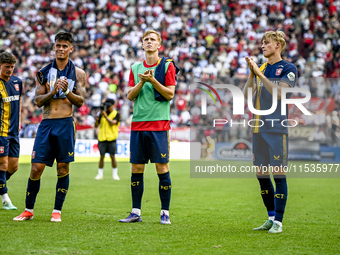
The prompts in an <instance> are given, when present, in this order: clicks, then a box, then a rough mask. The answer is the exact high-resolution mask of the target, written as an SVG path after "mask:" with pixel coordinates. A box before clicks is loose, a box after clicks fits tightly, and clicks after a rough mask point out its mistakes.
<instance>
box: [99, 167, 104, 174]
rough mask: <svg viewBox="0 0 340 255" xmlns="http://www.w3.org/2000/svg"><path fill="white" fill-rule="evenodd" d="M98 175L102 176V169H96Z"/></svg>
mask: <svg viewBox="0 0 340 255" xmlns="http://www.w3.org/2000/svg"><path fill="white" fill-rule="evenodd" d="M98 174H99V175H101V176H103V174H104V171H103V168H98Z"/></svg>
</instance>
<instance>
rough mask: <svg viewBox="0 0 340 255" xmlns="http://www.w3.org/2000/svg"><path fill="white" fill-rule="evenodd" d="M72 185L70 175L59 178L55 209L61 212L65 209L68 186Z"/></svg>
mask: <svg viewBox="0 0 340 255" xmlns="http://www.w3.org/2000/svg"><path fill="white" fill-rule="evenodd" d="M69 184H70V176H69V174H67V175H64V176H58V182H57V187H56V195H55V202H54V209H55V210H59V211H61V208H62V207H63V203H64V201H65V197H66V194H67V191H68V186H69Z"/></svg>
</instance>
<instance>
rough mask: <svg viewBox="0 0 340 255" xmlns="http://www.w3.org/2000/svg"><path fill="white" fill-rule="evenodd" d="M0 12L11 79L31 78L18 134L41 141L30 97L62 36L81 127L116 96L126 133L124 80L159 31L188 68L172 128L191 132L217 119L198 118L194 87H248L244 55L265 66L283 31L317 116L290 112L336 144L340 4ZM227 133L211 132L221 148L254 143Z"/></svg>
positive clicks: (186, 1)
mask: <svg viewBox="0 0 340 255" xmlns="http://www.w3.org/2000/svg"><path fill="white" fill-rule="evenodd" d="M0 5H1V9H0V34H1V39H0V51H4V50H10V51H11V52H12V53H13V54H14V55H15V56H16V57H17V58H18V63H17V65H16V70H15V73H14V75H16V76H19V77H20V78H22V79H23V81H24V93H25V96H24V97H23V111H22V116H23V120H24V121H23V129H22V131H21V137H34V135H35V133H36V129H37V125H38V123H39V122H40V120H41V118H42V115H41V109H39V108H37V107H36V105H35V104H34V102H33V100H32V99H33V98H34V89H35V74H36V72H37V70H38V69H39V68H41V67H42V66H44V65H45V64H47V63H48V62H49V61H50V60H51V59H52V58H53V52H52V47H51V45H52V44H51V42H52V43H53V42H54V36H55V34H56V33H57V32H58V31H61V30H66V31H69V32H72V33H74V35H75V43H74V46H75V51H74V53H73V54H72V56H71V58H72V60H73V61H74V63H75V64H76V65H77V66H79V67H81V68H82V69H84V70H85V71H86V73H87V75H88V82H87V92H86V104H85V105H84V106H83V107H81V108H80V109H78V110H77V112H76V113H75V118H76V120H77V128H78V129H79V130H81V129H86V128H88V127H93V125H94V118H93V116H94V115H95V114H96V112H97V111H98V109H99V106H100V104H101V102H104V101H105V100H106V98H107V97H110V95H111V96H112V94H116V95H117V97H118V106H119V110H120V111H121V116H122V126H123V127H126V128H128V127H129V124H130V122H131V111H132V105H131V104H132V103H131V102H129V101H128V100H127V98H126V90H127V83H128V78H129V73H130V67H131V64H133V63H134V62H136V61H141V60H142V58H143V51H142V49H141V47H140V46H141V41H140V39H141V36H142V34H143V32H144V31H145V30H147V29H149V28H150V29H155V30H157V31H160V33H161V35H162V39H163V46H162V48H161V49H160V52H161V54H163V53H164V55H167V56H170V57H171V58H173V59H174V60H175V61H176V63H177V65H178V66H179V67H180V68H181V73H180V74H179V75H178V77H177V81H178V86H177V89H176V98H175V99H174V102H173V103H172V110H171V113H172V125H173V126H174V127H187V125H188V123H189V119H190V114H191V117H192V120H193V122H194V124H200V125H204V123H205V122H207V121H209V118H212V117H213V114H212V115H210V116H209V115H207V116H208V117H204V118H203V117H202V116H200V115H199V111H198V110H199V109H198V107H195V106H196V104H197V103H199V101H200V97H199V95H197V90H195V89H194V88H195V86H192V85H193V84H195V83H196V81H198V80H200V81H203V82H207V83H210V84H212V85H213V84H220V83H228V84H235V85H236V86H240V87H241V88H242V87H243V84H244V83H245V81H246V79H247V76H248V74H249V70H247V65H246V63H245V60H244V57H245V56H248V55H251V56H255V58H256V61H258V63H262V62H263V61H264V57H263V55H262V53H261V49H260V47H259V45H260V43H259V42H260V40H261V37H262V34H263V33H264V32H265V31H268V30H277V29H282V30H283V31H284V32H285V33H286V36H287V38H286V41H287V42H288V45H287V46H286V48H285V49H284V51H283V53H282V56H283V58H284V59H285V60H287V61H289V62H293V63H294V64H295V65H296V66H298V71H299V77H300V78H299V82H298V86H300V87H303V88H307V89H309V90H310V92H311V93H312V97H313V98H312V103H311V104H310V105H311V106H310V110H311V111H313V112H314V113H316V114H315V115H314V117H312V118H300V117H298V116H294V112H293V111H292V112H291V114H292V116H293V118H296V119H298V120H299V122H300V124H303V125H307V126H308V125H316V126H319V127H320V128H318V130H317V131H316V132H317V133H320V132H325V133H326V137H329V138H331V139H330V140H331V141H329V142H333V143H339V140H340V139H339V137H340V134H339V132H340V131H339V115H340V23H339V14H340V1H339V0H336V1H333V0H317V1H311V0H284V1H275V0H260V1H255V0H241V1H228V0H222V1H217V0H210V1H208V0H172V1H171V0H164V1H163V0H139V1H137V0H117V1H114V0H112V1H109V0H98V1H93V0H91V1H89V0H85V1H78V0H73V1H72V0H71V1H67V0H59V1H58V0H53V1H43V0H38V1H32V0H5V1H2V2H1V4H0ZM112 84H115V85H116V86H110V85H112ZM110 90H111V91H110ZM221 93H223V92H221ZM190 95H192V96H191V97H190ZM222 96H223V98H224V99H225V100H224V102H225V105H224V106H223V107H221V108H217V109H216V107H215V106H214V105H213V104H209V106H208V110H210V111H212V112H213V111H221V113H222V112H223V113H224V115H225V117H226V118H230V116H228V114H230V111H228V109H229V110H230V103H231V101H230V100H231V97H230V96H229V94H228V93H225V94H223V95H222ZM295 96H299V95H295ZM208 103H209V102H208ZM197 111H198V112H197ZM223 130H224V131H225V132H216V134H211V135H212V136H213V137H214V138H215V139H217V141H229V140H231V139H233V138H249V137H251V136H250V129H247V128H246V129H242V128H239V129H234V130H231V129H229V128H228V127H223ZM315 137H323V136H322V134H321V135H320V134H319V135H316V136H315Z"/></svg>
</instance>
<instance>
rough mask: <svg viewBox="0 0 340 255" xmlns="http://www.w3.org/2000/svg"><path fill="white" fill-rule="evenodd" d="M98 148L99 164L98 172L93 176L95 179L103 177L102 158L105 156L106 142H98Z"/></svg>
mask: <svg viewBox="0 0 340 255" xmlns="http://www.w3.org/2000/svg"><path fill="white" fill-rule="evenodd" d="M98 149H99V153H100V158H99V165H98V174H97V176H96V177H95V178H94V179H95V180H103V178H104V170H103V169H104V158H105V153H106V150H107V143H106V142H98Z"/></svg>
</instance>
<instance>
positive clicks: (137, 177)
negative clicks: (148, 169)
mask: <svg viewBox="0 0 340 255" xmlns="http://www.w3.org/2000/svg"><path fill="white" fill-rule="evenodd" d="M143 191H144V173H140V174H135V173H132V175H131V194H132V208H137V209H140V208H141V205H142V197H143Z"/></svg>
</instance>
